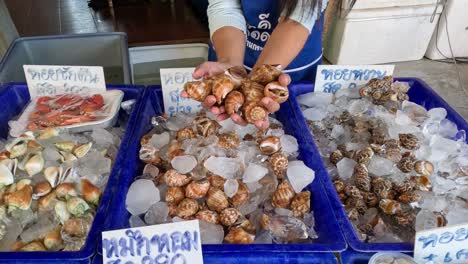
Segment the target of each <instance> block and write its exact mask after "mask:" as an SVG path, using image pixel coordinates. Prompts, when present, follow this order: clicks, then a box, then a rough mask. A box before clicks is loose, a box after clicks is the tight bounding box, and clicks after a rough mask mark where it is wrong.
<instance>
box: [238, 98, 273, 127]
mask: <svg viewBox="0 0 468 264" xmlns="http://www.w3.org/2000/svg"><path fill="white" fill-rule="evenodd" d="M242 108H243V114H244V118H245V121H247V122H248V123H251V124H252V123H255V121H260V120H263V119H265V118H266V117H267V113H268V112H267V110H266V109H265V107H263V106H261V105H260V104H258V103H257V102H255V101H250V102H246V103H245V104H244V106H243V107H242Z"/></svg>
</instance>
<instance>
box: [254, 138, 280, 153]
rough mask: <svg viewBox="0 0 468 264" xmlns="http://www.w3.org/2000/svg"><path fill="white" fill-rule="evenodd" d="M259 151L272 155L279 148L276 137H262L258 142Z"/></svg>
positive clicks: (278, 140) (278, 141)
mask: <svg viewBox="0 0 468 264" xmlns="http://www.w3.org/2000/svg"><path fill="white" fill-rule="evenodd" d="M259 148H260V151H261V152H262V153H263V154H265V155H272V154H273V153H276V152H278V151H279V150H280V149H281V142H280V139H279V138H278V137H275V136H269V137H266V138H263V139H262V140H261V141H260V144H259Z"/></svg>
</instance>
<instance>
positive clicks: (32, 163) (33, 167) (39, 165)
mask: <svg viewBox="0 0 468 264" xmlns="http://www.w3.org/2000/svg"><path fill="white" fill-rule="evenodd" d="M43 168H44V158H43V157H42V154H41V153H38V154H36V155H34V156H32V157H31V158H30V159H29V160H28V161H27V162H26V164H25V165H24V169H25V170H26V172H27V173H28V175H29V176H30V177H32V176H34V175H36V174H38V173H40V172H41V171H42V169H43Z"/></svg>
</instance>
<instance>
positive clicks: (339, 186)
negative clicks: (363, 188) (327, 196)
mask: <svg viewBox="0 0 468 264" xmlns="http://www.w3.org/2000/svg"><path fill="white" fill-rule="evenodd" d="M333 185H334V186H335V189H336V192H337V193H341V192H344V189H345V186H346V185H345V183H344V182H343V181H342V180H334V181H333Z"/></svg>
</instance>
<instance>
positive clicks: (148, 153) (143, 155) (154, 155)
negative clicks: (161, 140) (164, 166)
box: [139, 144, 161, 165]
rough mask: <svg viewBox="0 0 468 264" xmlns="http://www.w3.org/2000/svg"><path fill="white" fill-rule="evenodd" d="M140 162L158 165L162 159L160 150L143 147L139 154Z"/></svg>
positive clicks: (147, 145)
mask: <svg viewBox="0 0 468 264" xmlns="http://www.w3.org/2000/svg"><path fill="white" fill-rule="evenodd" d="M139 157H140V160H142V161H143V162H145V163H149V164H153V165H157V164H159V162H161V158H160V156H159V149H157V148H155V147H153V146H151V145H149V144H146V145H143V146H141V148H140V153H139Z"/></svg>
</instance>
